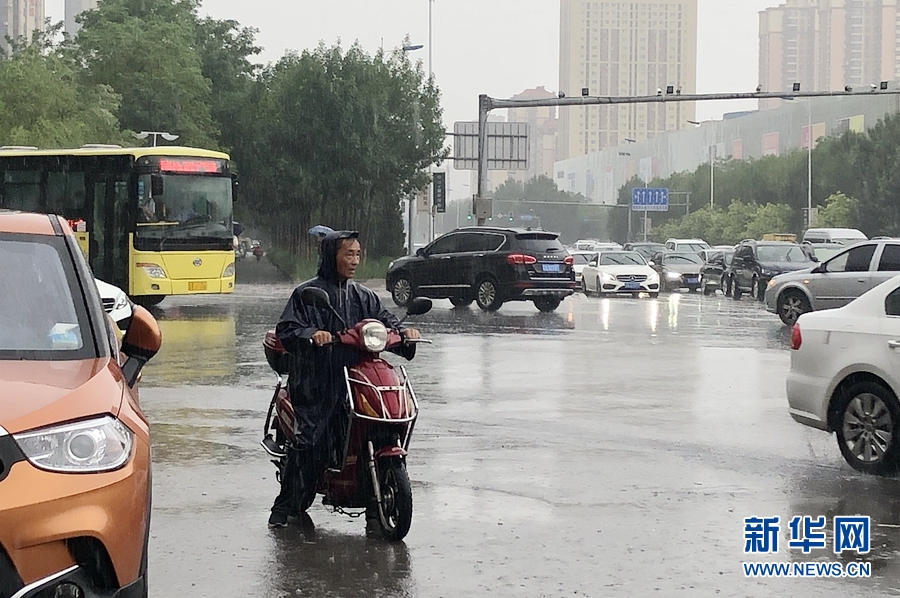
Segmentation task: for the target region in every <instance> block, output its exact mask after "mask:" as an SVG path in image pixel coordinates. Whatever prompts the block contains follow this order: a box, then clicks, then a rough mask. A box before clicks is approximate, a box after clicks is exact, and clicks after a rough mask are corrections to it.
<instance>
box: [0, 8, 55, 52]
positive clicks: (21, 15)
mask: <svg viewBox="0 0 900 598" xmlns="http://www.w3.org/2000/svg"><path fill="white" fill-rule="evenodd" d="M43 28H44V0H0V48H3V50H4V51H6V52H8V51H9V44H8V43H6V38H7V37H9V38H11V39H14V40H18V39H20V38H24V39H26V40H31V36H32V34H33V33H34V31H35V30H36V29H43Z"/></svg>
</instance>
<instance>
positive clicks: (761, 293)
mask: <svg viewBox="0 0 900 598" xmlns="http://www.w3.org/2000/svg"><path fill="white" fill-rule="evenodd" d="M750 296H751V297H753V298H754V299H756V300H757V301H762V300H763V299H765V298H766V291H765V289H763V288H762V285H761V284H760V283H759V279H758V278H757V277H755V276H754V277H753V284H752V285H751V286H750Z"/></svg>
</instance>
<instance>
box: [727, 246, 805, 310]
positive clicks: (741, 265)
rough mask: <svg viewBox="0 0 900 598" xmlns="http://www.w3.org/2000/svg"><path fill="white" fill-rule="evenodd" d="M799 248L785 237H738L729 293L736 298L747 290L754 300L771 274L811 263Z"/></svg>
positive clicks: (799, 267)
mask: <svg viewBox="0 0 900 598" xmlns="http://www.w3.org/2000/svg"><path fill="white" fill-rule="evenodd" d="M813 265H814V263H813V261H812V260H811V259H810V258H809V256H808V255H807V254H806V252H805V251H803V248H802V247H800V245H798V244H797V243H789V242H786V241H754V240H752V239H748V240H746V241H741V244H740V245H738V246H737V249H736V250H735V252H734V258H733V259H732V260H731V267H730V272H731V280H730V281H729V282H730V283H731V284H730V285H729V286H730V287H731V296H732V297H734V299H737V300H739V299H740V298H741V295H743V294H744V293H745V292H749V293H750V296H751V297H753V298H754V299H756V300H757V301H762V300H763V299H764V298H765V294H766V286H768V284H769V280H771V279H772V277H774V276H777V275H779V274H784V273H785V272H793V271H794V270H802V269H803V268H809V267H810V266H813Z"/></svg>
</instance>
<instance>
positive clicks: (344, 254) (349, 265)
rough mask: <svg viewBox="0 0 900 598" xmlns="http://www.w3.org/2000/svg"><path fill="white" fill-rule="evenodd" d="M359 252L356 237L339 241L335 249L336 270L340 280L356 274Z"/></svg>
mask: <svg viewBox="0 0 900 598" xmlns="http://www.w3.org/2000/svg"><path fill="white" fill-rule="evenodd" d="M360 253H361V249H360V247H359V241H357V240H356V239H345V240H343V241H341V244H340V246H339V247H338V251H337V271H338V278H340V279H341V282H343V281H345V280H349V279H351V278H353V275H354V274H356V267H357V266H358V265H359V256H360Z"/></svg>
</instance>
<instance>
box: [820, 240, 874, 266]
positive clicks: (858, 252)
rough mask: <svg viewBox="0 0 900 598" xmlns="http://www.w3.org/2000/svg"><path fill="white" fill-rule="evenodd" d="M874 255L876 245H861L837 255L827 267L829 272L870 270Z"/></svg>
mask: <svg viewBox="0 0 900 598" xmlns="http://www.w3.org/2000/svg"><path fill="white" fill-rule="evenodd" d="M873 255H875V246H874V245H860V246H858V247H854V248H853V249H849V250H847V251H845V252H844V253H842V254H840V255H837V256H835V257H834V258H833V259H832V260H831V261H829V262H828V264H827V266H826V268H827V270H828V271H829V272H868V271H869V265H870V264H871V263H872V256H873Z"/></svg>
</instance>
